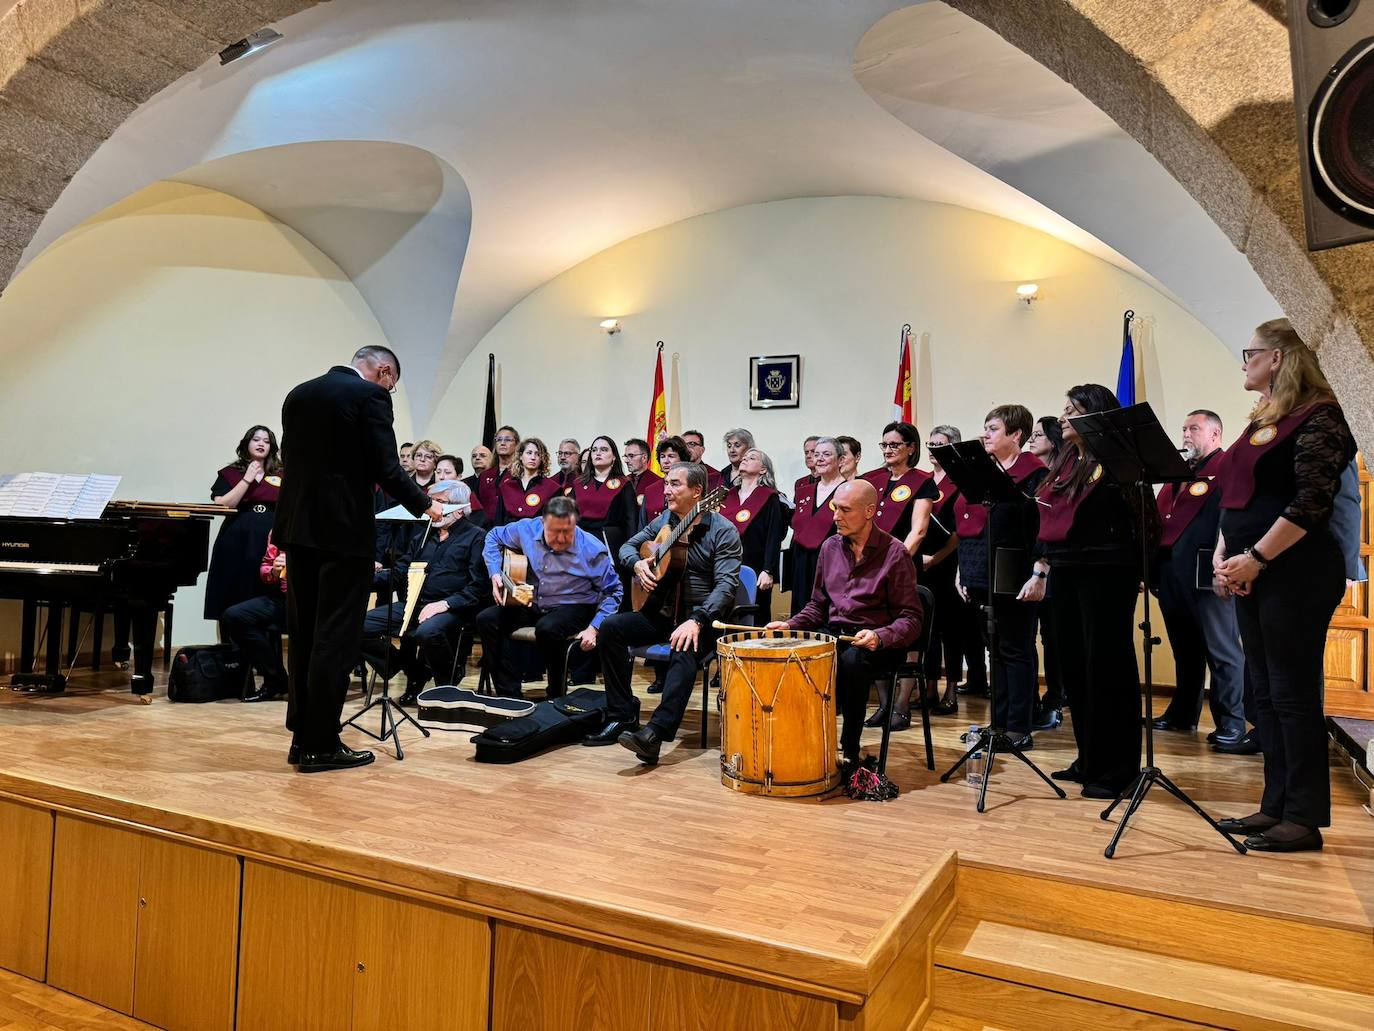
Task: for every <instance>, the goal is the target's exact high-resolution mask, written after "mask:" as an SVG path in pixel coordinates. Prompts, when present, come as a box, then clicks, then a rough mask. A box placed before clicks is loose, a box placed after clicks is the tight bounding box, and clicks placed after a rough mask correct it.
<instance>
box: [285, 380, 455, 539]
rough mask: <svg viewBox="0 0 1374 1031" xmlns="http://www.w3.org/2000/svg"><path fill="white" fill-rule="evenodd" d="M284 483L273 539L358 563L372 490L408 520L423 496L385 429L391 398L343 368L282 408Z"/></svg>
mask: <svg viewBox="0 0 1374 1031" xmlns="http://www.w3.org/2000/svg"><path fill="white" fill-rule="evenodd" d="M281 421H282V447H281V450H282V455H283V458H284V459H285V456H287V455H290V456H291V457H290V458H289V459H286V460H288V461H289V462H290V463H291V468H290V471H289V472H287V473H286V475H284V476H283V477H282V487H281V496H280V497H279V498H278V500H277V515H276V523H275V526H274V528H273V530H272V539H273V541H274V542H275V543H276V544H277V545H279V546H280V547H282V548H283V549H285V550H286V551H288V552H289V551H290V550H291V547H292V545H298V546H300V547H305V548H316V549H318V550H320V551H328V552H333V553H334V554H337V555H348V556H353V557H357V558H368V559H370V558H372V555H373V549H374V547H375V542H376V520H375V519H374V518H373V498H374V494H373V490H374V487H375V486H376V485H378V484H380V485H381V487H382V489H383V490H384V491H386V493H387V494H389V495H391V496H392V497H393V498H397V499H399V501H400V503H401V504H402V505H404V506H405V507H406V508H407V509H408V510H409V511H410V512H411V513H412V514H413V515H419V514H420V513H422V512H423V511H424V510H425V509H426V508H428V507H429V504H430V502H429V497H428V496H427V495H426V494H425V492H424V491H422V490H421V489H420V488H419V487H417V486H416V485H415V482H414V481H413V480H411V478H410V477H409V476H407V475H406V473H405V470H404V469H402V468H401V462H400V459H399V458H398V457H397V455H396V434H395V432H394V431H393V430H392V428H391V422H392V413H391V395H390V394H388V393H387V392H386V390H384V389H383V388H382V387H380V386H378V385H377V384H376V383H371V382H369V381H368V380H365V379H363V378H362V377H361V376H359V375H358V373H357V372H356V371H354V369H353V368H352V367H350V366H347V365H336V366H335V367H334V368H332V369H330V370H329V371H328V372H326V373H325V374H324V375H323V376H319V377H317V378H315V379H312V380H307V381H306V382H304V383H302V384H301V385H300V386H298V387H296V388H295V389H294V390H292V391H291V393H289V394H287V395H286V401H285V403H284V404H283V405H282V408H281Z"/></svg>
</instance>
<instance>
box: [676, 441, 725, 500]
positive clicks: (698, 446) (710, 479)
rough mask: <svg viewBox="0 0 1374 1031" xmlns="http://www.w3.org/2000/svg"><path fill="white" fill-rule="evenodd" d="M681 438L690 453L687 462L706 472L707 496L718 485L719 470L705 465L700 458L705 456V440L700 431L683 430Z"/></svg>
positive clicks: (719, 479) (719, 478)
mask: <svg viewBox="0 0 1374 1031" xmlns="http://www.w3.org/2000/svg"><path fill="white" fill-rule="evenodd" d="M681 436H682V439H683V440H684V441H685V442H686V444H687V450H688V451H689V452H691V454H689V455H688V457H687V461H689V462H695V463H696V464H697V465H699V466H701V467H702V468H703V469H705V470H706V492H707V493H708V494H709V493H710V492H711V491H713V490H715V489H716V487H718V486H719V485H720V481H721V474H720V470H719V469H716V468H713V467H712V466H709V465H707V464H706V462H705V461H704V460H703V459H702V457H701V456H702V455H704V454H706V438H705V437H703V436H702V435H701V430H683V431H682V434H681Z"/></svg>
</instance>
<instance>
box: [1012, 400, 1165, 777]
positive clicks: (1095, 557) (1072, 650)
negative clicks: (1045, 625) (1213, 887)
mask: <svg viewBox="0 0 1374 1031" xmlns="http://www.w3.org/2000/svg"><path fill="white" fill-rule="evenodd" d="M1120 407H1121V405H1120V403H1119V402H1118V401H1117V399H1116V395H1115V394H1113V393H1112V392H1111V391H1110V390H1108V389H1107V388H1106V387H1104V386H1102V385H1101V384H1098V383H1087V384H1084V385H1082V386H1077V387H1072V388H1070V389H1069V393H1068V403H1067V404H1065V406H1064V414H1063V416H1061V417H1060V420H1059V425H1060V428H1061V429H1062V430H1063V432H1064V447H1063V448H1062V449H1061V450H1060V452H1059V455H1058V457H1057V458H1056V459H1055V462H1054V466H1053V467H1052V468H1051V470H1050V476H1049V479H1047V480H1046V481H1045V483H1044V484H1043V485H1042V486H1041V488H1040V500H1041V501H1043V502H1045V504H1046V506H1047V507H1046V508H1044V509H1043V511H1042V512H1041V515H1040V543H1041V552H1040V557H1039V558H1037V559H1036V563H1035V569H1036V573H1037V575H1038V574H1041V573H1047V574H1048V575H1049V577H1050V578H1051V579H1053V580H1054V587H1053V590H1052V591H1051V592H1050V604H1051V605H1053V606H1054V633H1055V640H1057V641H1058V643H1059V662H1060V665H1061V667H1062V670H1063V675H1064V693H1065V696H1066V700H1067V701H1068V704H1069V709H1070V715H1071V720H1070V722H1071V723H1072V724H1073V736H1074V741H1075V742H1076V744H1077V745H1078V757H1077V758H1076V759H1074V761H1073V762H1072V763H1070V764H1069V766H1068V768H1067V769H1064V770H1060V771H1059V772H1057V773H1054V774H1052V776H1053V777H1054V778H1055V779H1056V780H1072V781H1078V782H1080V783H1081V784H1082V785H1083V795H1084V797H1085V798H1102V799H1112V798H1116V797H1117V796H1118V795H1119V794H1120V793H1121V792H1122V791H1124V790H1125V789H1126V788H1127V787H1128V786H1129V785H1130V784H1131V782H1132V781H1133V780H1134V779H1135V776H1136V774H1137V773H1139V772H1140V714H1141V708H1140V672H1139V669H1138V667H1137V665H1136V657H1135V610H1136V602H1137V600H1138V598H1139V594H1140V574H1141V570H1140V534H1141V532H1142V527H1141V520H1142V513H1141V512H1140V511H1139V509H1138V507H1137V504H1136V502H1135V498H1134V492H1133V491H1132V490H1131V488H1130V487H1126V488H1123V487H1121V486H1120V485H1118V484H1117V483H1116V482H1115V481H1113V480H1112V479H1111V477H1109V476H1107V475H1106V474H1105V472H1104V470H1103V468H1102V465H1101V464H1100V463H1099V462H1097V461H1096V460H1095V459H1094V458H1093V457H1092V456H1091V455H1089V454H1088V452H1087V450H1086V448H1085V447H1084V446H1083V440H1082V438H1081V437H1080V436H1079V435H1078V431H1077V430H1075V429H1074V428H1073V424H1072V423H1070V422H1069V420H1070V419H1071V418H1073V417H1074V416H1077V415H1087V414H1090V413H1093V412H1104V411H1110V410H1112V409H1115V408H1120ZM1148 515H1149V516H1150V518H1151V523H1152V524H1153V522H1154V519H1153V516H1154V506H1153V505H1151V506H1150V508H1149V510H1148ZM1035 587H1038V588H1039V589H1038V591H1036V592H1035V593H1036V594H1038V595H1039V596H1041V597H1043V596H1044V593H1045V591H1044V585H1043V583H1042V582H1041V581H1039V580H1037V581H1036V583H1035V585H1033V589H1034V588H1035Z"/></svg>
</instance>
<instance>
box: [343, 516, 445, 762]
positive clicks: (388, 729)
mask: <svg viewBox="0 0 1374 1031" xmlns="http://www.w3.org/2000/svg"><path fill="white" fill-rule="evenodd" d="M377 519H378V521H379V522H412V521H418V520H411V519H409V518H408V517H407V518H404V519H403V518H400V517H394V516H386V515H385V514H379V515H378V516H377ZM425 534H426V536H428V534H429V520H425ZM420 547H421V548H423V547H424V540H423V539H422V540H421V542H420ZM418 553H419V551H418V549H417V551H416V554H418ZM395 568H396V539H395V537H394V535H393V536H392V537H391V539H390V540H389V541H388V543H387V546H386V574H387V594H386V636H385V637H384V638H382V641H383V644H384V646H385V651H384V652H383V658H382V668H383V669H384V670H385V671H386V672H385V673H383V674H382V691H381V694H380V695H378V696H377V697H376V698H373V699H372V700H371V701H370V702H368V703H367V704H366V705H364V706H363V707H362V708H361V709H359V710H358V711H357V712H355V713H354V714H353V715H352V716H350V717H348V719H346V720H344V721H343V722H342V723H341V724H339V729H340V730H343V728H344V727H355V728H357V729H358V730H361V731H362V732H363V733H364V734H366V735H367V736H368V737H370V738H372V740H374V741H386V740H387V739H388V738H390V739H391V745H392V747H393V748H395V749H396V758H397V759H398V760H400V759H404V758H405V757H406V755H405V752H404V751H402V750H401V724H400V721H399V720H397V719H396V717H397V715H398V714H399V715H400V717H401V719H403V720H405V721H406V722H407V723H409V724H410V725H411V726H413V727H414V728H415V729H416V730H418V731H419V732H420V733H421V734H422V735H423V736H425V737H429V729H428V728H427V727H424V726H421V725H420V724H419V723H418V722H416V720H415V717H413V716H412V715H411V714H410V713H408V712H406V711H405V709H403V708H402V707H401V706H399V705H397V704H396V703H395V702H393V701H392V700H391V695H390V693H389V692H390V689H391V677H392V673H393V671H392V669H391V606H392V603H393V599H394V598H395V593H394V589H393V588H392V587H391V576H392V571H393V570H394V569H395ZM405 631H406V628H405V627H404V626H402V627H401V635H402V636H404V634H405ZM374 708H380V709H381V710H382V712H381V716H382V721H381V725H380V726H379V727H378V728H377V733H375V734H374V733H372V731H370V730H368V729H367V728H366V727H364V726H363V725H362V724H360V723H359V722H358V720H360V719H362V718H363V717H364V716H366V715H367V714H368V713H369V712H371V711H372V710H373V709H374Z"/></svg>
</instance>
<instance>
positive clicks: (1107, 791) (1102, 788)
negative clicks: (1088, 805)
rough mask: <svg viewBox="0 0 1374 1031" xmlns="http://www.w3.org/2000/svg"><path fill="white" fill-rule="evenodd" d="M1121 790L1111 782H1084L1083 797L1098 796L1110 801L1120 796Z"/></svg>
mask: <svg viewBox="0 0 1374 1031" xmlns="http://www.w3.org/2000/svg"><path fill="white" fill-rule="evenodd" d="M1051 776H1053V774H1051ZM1123 790H1124V789H1123V788H1118V787H1113V786H1112V785H1111V784H1084V785H1083V797H1084V798H1100V799H1103V800H1104V801H1108V802H1112V801H1115V800H1116V799H1118V798H1120V797H1121V793H1122V791H1123Z"/></svg>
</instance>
